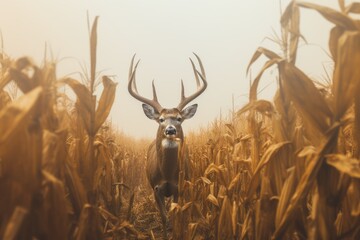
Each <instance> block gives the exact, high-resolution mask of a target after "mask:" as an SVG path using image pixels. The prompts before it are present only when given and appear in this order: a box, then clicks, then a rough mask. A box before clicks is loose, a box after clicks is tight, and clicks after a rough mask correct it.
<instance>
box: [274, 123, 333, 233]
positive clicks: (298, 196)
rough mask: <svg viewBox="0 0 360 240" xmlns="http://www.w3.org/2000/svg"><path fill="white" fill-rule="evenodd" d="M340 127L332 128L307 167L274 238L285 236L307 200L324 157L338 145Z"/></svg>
mask: <svg viewBox="0 0 360 240" xmlns="http://www.w3.org/2000/svg"><path fill="white" fill-rule="evenodd" d="M338 131H339V126H336V127H334V128H332V131H331V132H329V136H328V138H327V139H326V141H325V142H324V143H323V144H322V146H321V147H320V149H321V151H320V152H319V153H318V154H316V155H314V157H313V159H311V161H310V163H309V164H308V165H307V167H306V170H305V173H304V174H303V175H302V177H301V179H300V181H299V184H298V187H297V188H296V191H295V193H294V194H293V196H292V198H291V200H290V204H289V205H288V207H287V210H286V212H285V214H284V216H283V217H282V219H281V221H280V224H279V225H278V226H277V228H276V230H275V233H274V235H273V238H275V239H278V238H281V237H282V236H283V234H284V233H285V230H286V228H287V227H288V225H289V224H290V223H291V222H292V221H291V219H292V218H293V217H294V213H295V212H296V209H297V208H298V206H299V205H300V203H302V202H303V201H304V200H305V199H306V196H307V194H308V193H309V191H310V189H311V187H312V186H313V183H314V181H315V179H316V177H317V174H318V172H319V170H320V168H321V166H322V164H323V161H324V156H325V155H327V154H329V153H332V152H333V150H334V149H335V147H336V144H337V138H338Z"/></svg>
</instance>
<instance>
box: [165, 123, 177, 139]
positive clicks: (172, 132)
mask: <svg viewBox="0 0 360 240" xmlns="http://www.w3.org/2000/svg"><path fill="white" fill-rule="evenodd" d="M164 134H165V136H166V137H171V138H172V137H175V136H176V128H175V127H174V126H173V125H168V126H167V127H166V128H165V130H164Z"/></svg>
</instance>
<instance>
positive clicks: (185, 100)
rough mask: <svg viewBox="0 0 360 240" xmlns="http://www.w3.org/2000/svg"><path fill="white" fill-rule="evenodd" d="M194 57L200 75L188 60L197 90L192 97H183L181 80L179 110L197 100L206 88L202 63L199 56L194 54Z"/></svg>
mask: <svg viewBox="0 0 360 240" xmlns="http://www.w3.org/2000/svg"><path fill="white" fill-rule="evenodd" d="M194 55H195V57H196V58H197V60H198V62H199V65H200V70H201V73H200V72H199V71H198V70H197V69H196V67H195V64H194V62H193V61H192V59H191V58H190V62H191V66H192V68H193V71H194V75H195V79H196V85H197V90H196V92H195V93H193V94H192V95H190V96H188V97H185V91H184V83H183V81H182V80H181V100H180V103H179V105H178V107H177V108H178V109H179V110H182V109H183V108H184V107H185V106H186V105H187V104H188V103H189V102H191V101H192V100H194V99H195V98H197V97H198V96H199V95H200V94H202V93H203V92H204V91H205V89H206V87H207V81H206V74H205V70H204V66H203V65H202V62H201V60H200V58H199V56H197V55H196V54H195V53H194ZM199 77H200V79H201V81H202V85H201V83H200V79H199Z"/></svg>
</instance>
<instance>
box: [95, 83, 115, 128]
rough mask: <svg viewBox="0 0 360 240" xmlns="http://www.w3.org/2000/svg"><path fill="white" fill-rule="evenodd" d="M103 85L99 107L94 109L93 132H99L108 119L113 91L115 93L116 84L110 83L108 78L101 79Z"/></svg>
mask: <svg viewBox="0 0 360 240" xmlns="http://www.w3.org/2000/svg"><path fill="white" fill-rule="evenodd" d="M103 85H104V90H103V92H102V93H101V97H100V100H99V105H98V107H97V109H96V115H95V130H94V131H95V132H97V131H98V130H99V128H100V127H101V125H102V124H103V123H104V122H105V120H106V118H107V117H108V115H109V113H110V110H111V108H112V105H113V103H114V99H115V91H116V85H117V84H116V83H114V82H113V81H111V79H110V78H108V77H106V76H104V77H103Z"/></svg>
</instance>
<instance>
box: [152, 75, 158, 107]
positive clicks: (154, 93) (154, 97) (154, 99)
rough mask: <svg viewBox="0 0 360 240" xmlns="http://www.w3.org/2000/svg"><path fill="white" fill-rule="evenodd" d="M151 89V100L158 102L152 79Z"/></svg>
mask: <svg viewBox="0 0 360 240" xmlns="http://www.w3.org/2000/svg"><path fill="white" fill-rule="evenodd" d="M152 90H153V101H156V102H158V99H157V94H156V89H155V83H154V80H152Z"/></svg>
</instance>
